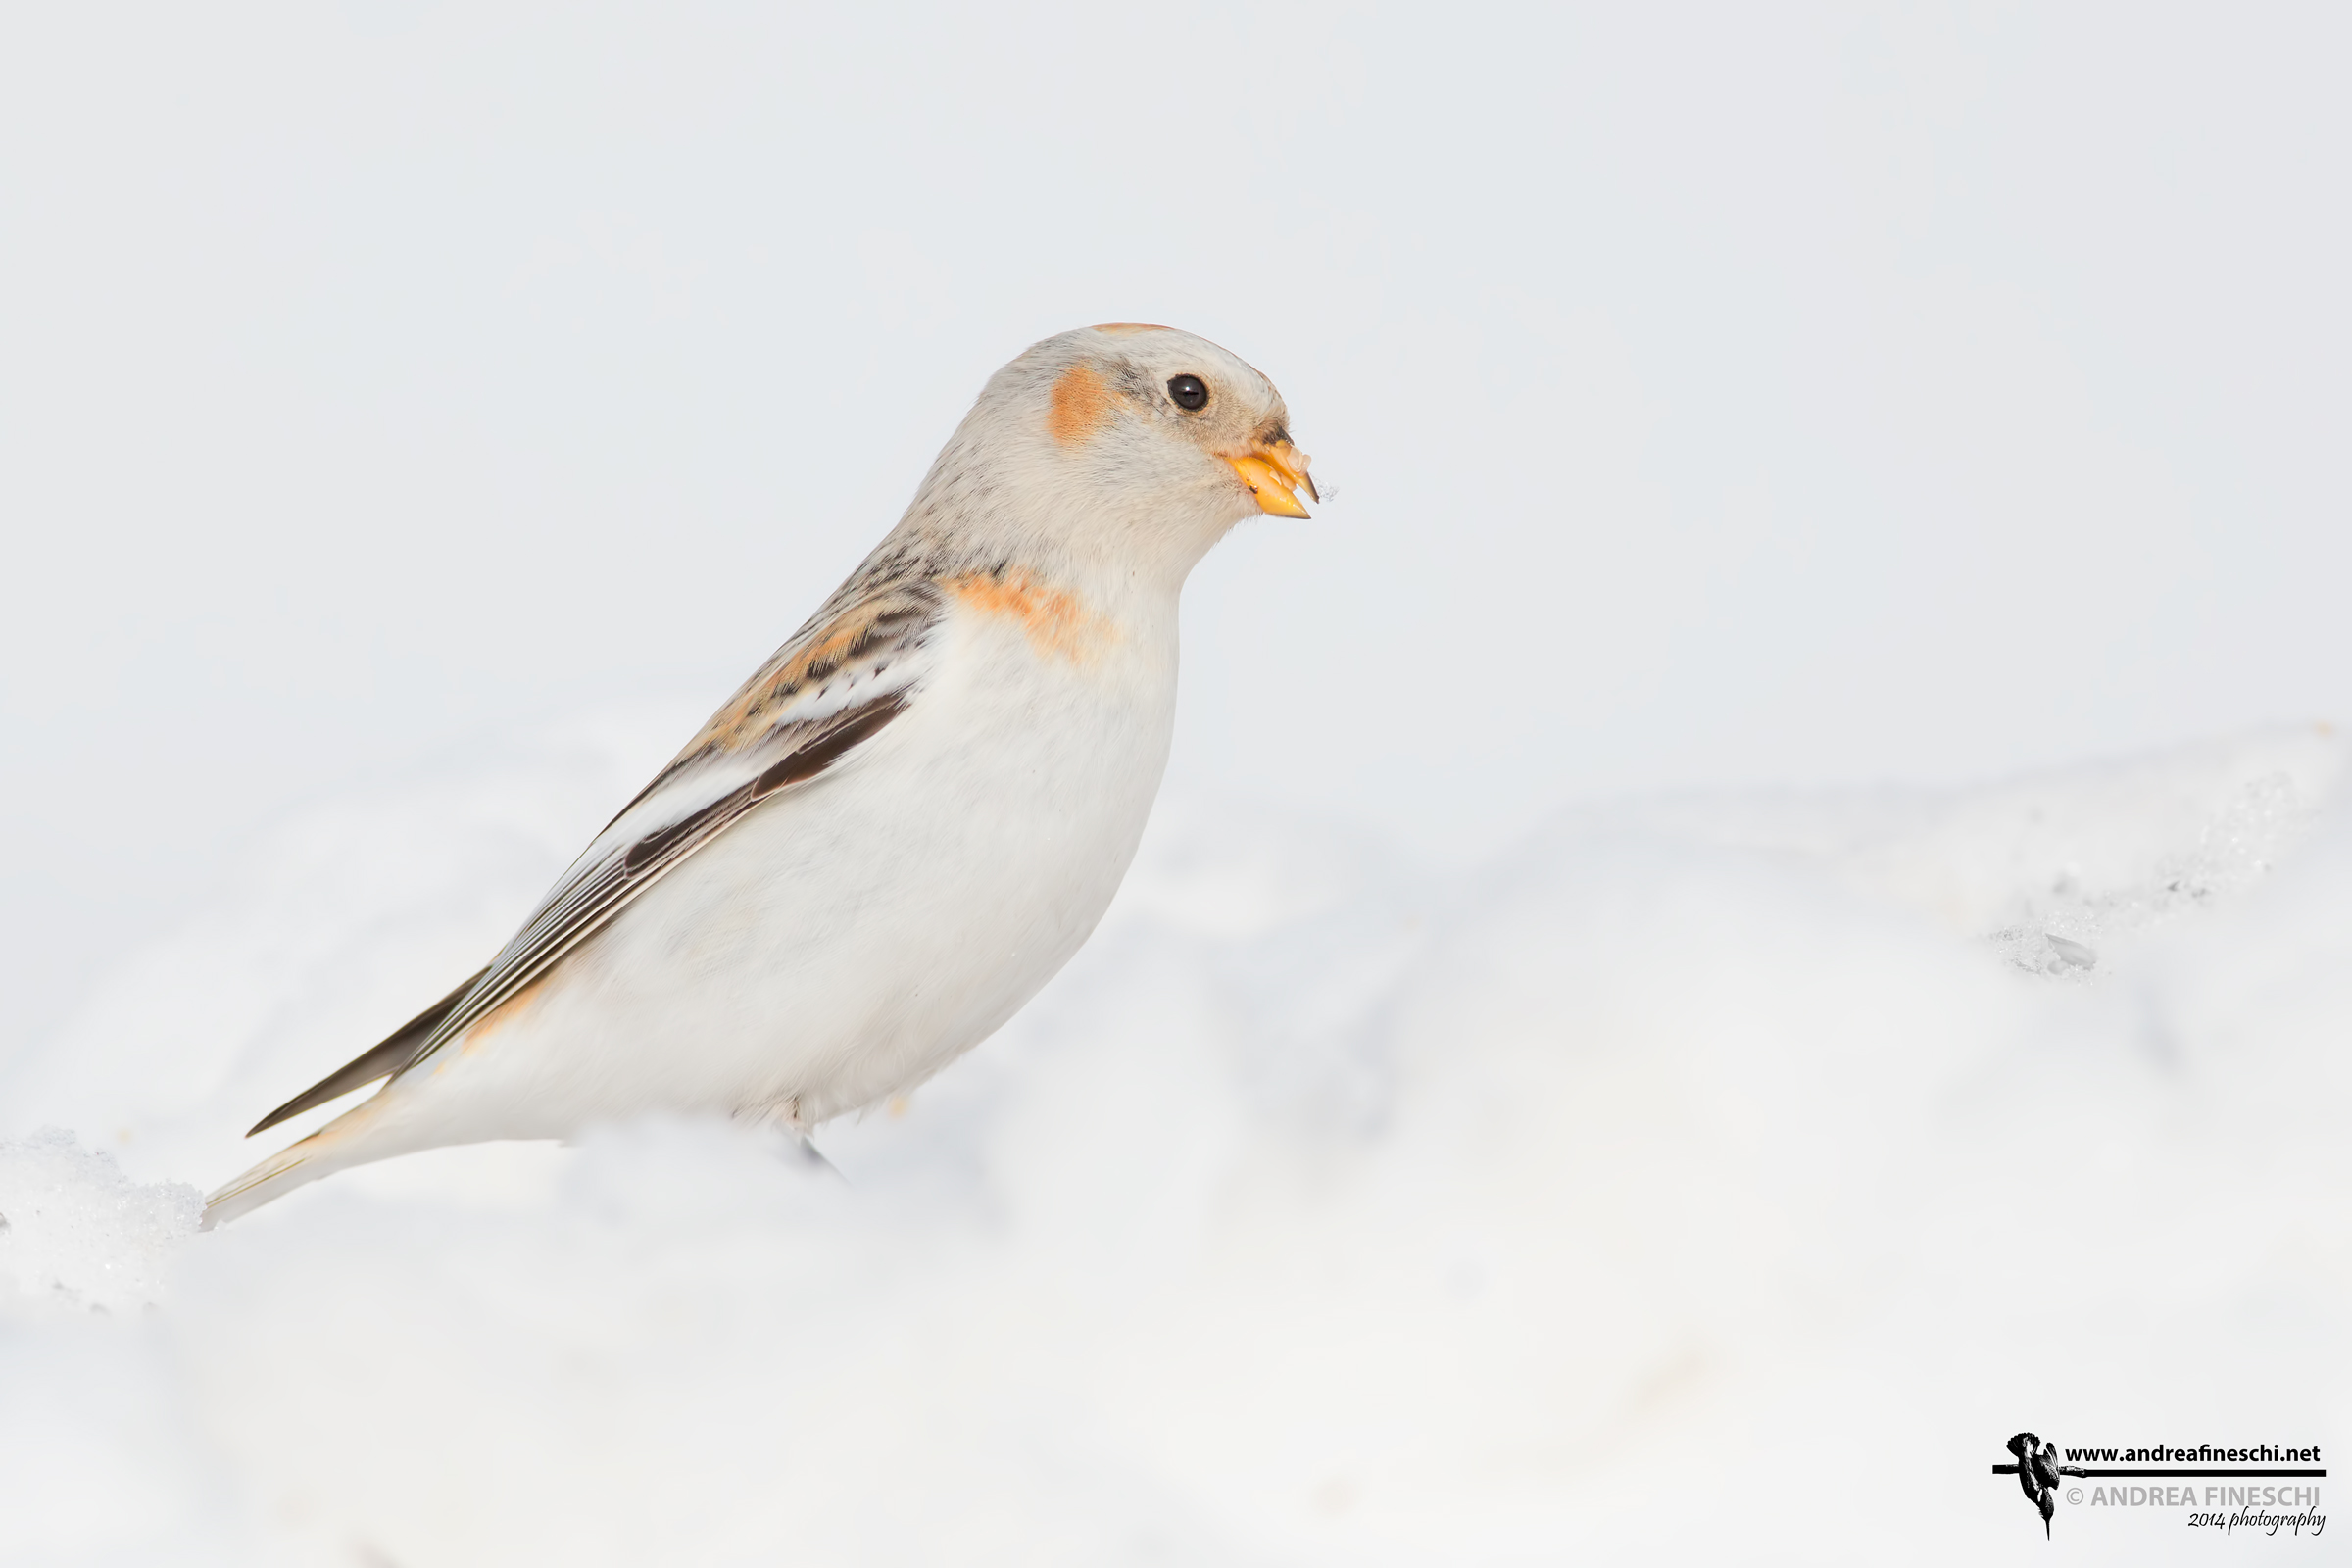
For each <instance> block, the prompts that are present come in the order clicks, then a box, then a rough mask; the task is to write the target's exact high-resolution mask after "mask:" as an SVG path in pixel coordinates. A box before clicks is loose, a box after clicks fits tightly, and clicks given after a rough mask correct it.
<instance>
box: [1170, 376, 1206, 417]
mask: <svg viewBox="0 0 2352 1568" xmlns="http://www.w3.org/2000/svg"><path fill="white" fill-rule="evenodd" d="M1168 396H1170V397H1172V398H1174V399H1175V400H1176V406H1177V407H1178V408H1180V409H1198V408H1203V407H1206V405H1207V403H1208V386H1207V384H1206V383H1205V382H1203V381H1202V380H1201V378H1200V377H1199V376H1197V375H1172V376H1170V377H1168Z"/></svg>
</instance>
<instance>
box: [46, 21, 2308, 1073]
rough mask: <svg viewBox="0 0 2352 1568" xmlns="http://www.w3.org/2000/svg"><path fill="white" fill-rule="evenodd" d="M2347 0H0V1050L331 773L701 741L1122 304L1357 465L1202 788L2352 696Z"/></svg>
mask: <svg viewBox="0 0 2352 1568" xmlns="http://www.w3.org/2000/svg"><path fill="white" fill-rule="evenodd" d="M2345 41H2346V31H2345V24H2344V22H2343V13H2341V12H2340V11H2338V10H2336V9H2334V8H2329V7H2319V6H2314V7H2306V8H2292V7H2285V8H2281V7H2245V6H2236V7H2228V8H2222V7H2211V8H2205V9H2203V10H2202V11H2190V10H2183V9H2179V8H2164V7H2155V6H2146V5H2134V6H2128V7H2126V6H2118V7H2112V8H2105V9H2100V8H2080V7H2078V8H2068V9H2064V10H2059V9H2054V8H2050V7H2040V6H2034V7H2027V6H2016V7H1974V8H1962V9H1954V8H1944V7H1927V6H1904V7H1857V8H1853V9H1852V10H1849V11H1842V12H1840V11H1818V10H1817V11H1810V12H1807V11H1799V10H1797V9H1795V8H1790V7H1775V8H1769V9H1767V8H1735V7H1726V8H1720V9H1714V10H1709V9H1700V8H1669V7H1658V6H1622V7H1616V8H1585V9H1582V10H1578V11H1565V10H1562V9H1560V8H1547V7H1527V8H1524V9H1518V10H1512V9H1491V10H1480V9H1474V8H1466V7H1459V6H1450V7H1426V6H1424V7H1397V8H1388V9H1381V8H1367V7H1323V8H1306V7H1288V6H1250V7H1242V8H1223V7H1218V6H1213V5H1207V4H1201V5H1186V6H1182V7H1153V8H1143V7H1085V8H1071V9H1068V10H1062V11H1052V10H1044V9H1038V8H1029V7H1020V6H1011V5H990V6H985V7H953V8H939V9H935V10H920V9H904V8H901V9H886V8H879V7H867V8H857V9H855V10H853V9H851V8H842V9H841V10H840V11H838V12H836V13H833V14H826V13H823V12H820V11H817V10H813V9H809V8H799V7H742V8H738V9H732V10H730V9H726V8H716V7H704V6H697V7H680V6H668V7H646V8H642V9H641V10H637V11H634V12H630V11H621V10H615V9H612V8H597V9H595V10H593V11H591V10H588V9H584V8H579V7H554V6H550V7H546V8H544V9H531V8H526V7H519V6H512V5H503V6H492V5H484V4H466V5H447V6H431V5H391V4H348V5H343V6H337V7H320V6H310V5H303V6H294V5H289V6H284V7H280V8H274V9H272V8H267V7H253V6H244V7H231V8H220V7H206V8H198V9H194V10H191V9H188V8H172V7H161V6H158V7H150V8H145V9H136V8H106V7H19V8H16V9H15V10H14V11H13V12H12V13H11V14H10V16H9V17H8V19H7V20H6V21H5V22H0V529H4V530H5V537H6V550H5V558H4V564H0V583H4V584H5V595H6V597H5V614H0V746H4V747H5V749H6V750H5V762H4V766H0V790H4V791H5V798H4V803H0V809H4V810H5V819H6V820H7V821H8V823H9V824H10V827H11V832H10V847H9V850H8V857H7V859H8V874H7V878H6V883H5V893H4V894H0V919H4V920H5V922H6V928H5V932H4V934H0V935H4V938H5V939H4V940H0V996H5V997H6V998H7V1001H6V1004H5V1007H4V1011H0V1031H5V1033H0V1043H6V1042H7V1041H9V1040H15V1041H18V1042H20V1043H21V1042H23V1041H24V1040H25V1039H27V1038H28V1037H29V1036H31V1035H33V1034H36V1033H39V1032H40V1031H42V1030H44V1029H46V1028H48V1027H49V1026H50V1025H52V1024H53V1023H54V1022H55V1021H56V1020H58V1019H59V1018H60V1017H61V1016H62V1015H63V1014H64V1012H65V1010H66V1009H67V1008H68V1007H69V1006H70V1005H71V1004H72V1003H73V999H74V998H75V997H76V996H77V995H79V994H81V993H82V992H83V991H84V990H85V989H86V988H87V987H88V986H89V985H90V984H91V983H93V982H94V980H95V978H96V976H97V975H98V974H99V973H100V972H101V971H102V970H103V969H104V968H105V966H106V965H107V964H108V963H109V962H111V961H113V960H114V959H115V958H116V957H117V956H119V955H120V954H121V953H122V952H123V951H124V949H125V948H126V947H127V946H130V945H133V944H135V943H136V942H138V941H140V940H143V939H145V938H147V937H149V936H151V935H152V934H154V933H156V932H159V931H161V930H163V929H166V928H168V927H169V926H170V924H171V923H172V920H173V919H174V917H177V916H180V915H182V914H183V913H184V911H186V910H187V909H189V908H191V907H194V906H195V904H196V902H197V901H198V900H200V899H201V898H202V897H203V896H204V895H205V894H206V892H207V890H209V889H212V888H214V887H216V886H218V885H220V884H221V880H222V879H223V878H224V877H225V876H227V875H229V874H231V873H232V871H233V869H234V867H235V864H236V861H237V858H238V856H239V853H240V851H241V850H243V849H245V848H247V847H248V846H250V845H251V844H252V843H254V842H255V840H256V836H257V834H259V833H260V832H262V831H263V830H265V829H266V828H267V826H268V825H269V824H270V823H272V822H273V821H277V820H280V819H282V818H283V817H284V816H285V814H286V813H287V812H288V811H289V810H290V809H296V808H298V807H299V806H301V805H302V804H303V803H306V802H309V801H313V800H316V799H319V798H320V797H321V796H322V795H331V794H333V793H334V792H336V791H340V790H348V789H350V788H353V787H357V786H360V785H363V784H366V783H368V782H369V781H371V780H375V779H378V778H380V777H381V776H384V775H387V774H389V775H392V776H399V775H401V774H402V773H403V771H404V770H408V769H412V768H415V767H418V766H425V765H441V764H443V763H445V762H447V761H448V760H450V759H452V758H453V757H456V756H460V755H463V754H466V753H468V752H470V751H472V750H474V749H478V748H495V747H498V746H500V745H502V744H505V743H506V742H507V740H508V738H509V737H511V736H513V735H515V733H516V732H517V729H518V727H520V728H521V729H525V730H527V729H530V728H531V727H533V726H544V725H545V724H546V723H547V722H549V721H550V720H551V719H553V718H556V717H560V716H561V715H564V714H565V713H568V712H573V711H580V710H582V709H584V708H592V707H594V706H596V705H599V704H602V703H608V702H611V701H613V700H614V699H615V698H628V699H633V700H652V701H658V702H662V703H666V704H670V705H673V706H674V707H675V722H674V724H671V725H669V726H668V727H669V729H671V730H674V732H675V734H676V735H678V736H681V737H682V736H683V735H685V734H686V733H688V732H690V731H691V729H692V728H693V727H694V725H695V724H696V722H698V721H699V719H700V717H701V716H702V714H703V713H704V712H706V711H708V710H709V709H710V708H711V707H713V706H715V705H716V703H717V701H718V700H719V699H720V698H721V697H722V696H723V695H724V694H725V693H726V692H727V691H728V690H729V689H731V687H732V686H733V684H734V683H735V681H736V680H738V679H739V678H740V677H741V676H742V674H743V673H744V672H745V671H747V670H748V669H749V668H751V667H752V666H753V665H754V664H755V663H756V662H758V661H759V659H760V657H761V656H762V655H763V654H764V653H765V652H766V651H767V650H768V649H769V648H770V647H772V646H773V645H774V644H776V643H777V642H779V641H781V640H782V639H783V637H784V636H785V635H786V634H788V633H789V632H790V631H791V630H792V629H793V628H794V626H795V625H797V624H798V622H799V621H800V619H801V618H802V616H803V615H804V614H805V613H807V612H808V610H809V608H810V607H811V606H813V604H814V603H815V602H816V601H817V599H818V598H819V597H820V596H821V595H822V594H823V593H824V592H825V590H826V589H827V588H829V587H830V586H831V584H833V583H834V582H835V581H836V580H838V579H839V578H840V577H841V576H842V575H844V574H845V573H846V571H847V570H848V569H849V567H850V566H852V565H853V564H855V563H856V561H857V560H858V557H859V556H860V555H861V554H862V552H863V551H864V550H865V549H866V547H867V546H868V545H869V544H870V543H871V542H872V541H873V540H874V539H875V538H876V537H877V536H878V535H879V534H880V533H881V532H882V531H883V530H884V529H885V528H887V527H888V526H889V524H890V523H891V522H892V521H893V520H894V519H895V518H896V516H897V514H898V511H899V509H900V508H901V507H902V506H903V505H904V503H905V501H906V499H907V496H908V495H909V494H910V493H911V490H912V488H913V485H914V483H915V481H916V479H917V478H918V477H919V475H920V473H921V471H922V469H923V467H924V466H925V465H926V464H927V463H928V461H929V459H930V456H931V454H932V453H933V451H935V450H936V448H937V446H938V444H939V443H940V442H941V441H942V440H943V439H944V438H945V436H946V434H947V432H948V431H949V429H950V428H951V427H952V426H953V424H954V422H955V420H956V418H957V417H958V416H959V415H960V413H961V412H962V410H963V408H964V407H965V406H966V405H967V403H968V401H969V399H970V398H971V396H972V395H973V393H974V392H975V391H976V390H977V388H978V387H979V385H980V383H981V381H982V380H983V379H984V378H985V377H986V376H987V374H988V373H989V372H990V371H991V370H992V369H993V368H995V367H996V366H997V365H999V364H1001V363H1002V362H1003V361H1004V360H1005V359H1007V358H1009V357H1010V356H1011V355H1012V354H1013V353H1015V352H1017V351H1018V350H1019V349H1020V348H1022V347H1023V346H1024V345H1026V344H1027V343H1029V342H1031V341H1033V340H1034V339H1036V338H1038V337H1041V336H1044V335H1046V334H1048V333H1051V332H1054V331H1057V330H1060V329H1062V328H1065V327H1068V326H1072V325H1078V324H1083V323H1086V322H1090V321H1096V320H1105V319H1142V320H1155V321H1166V322H1172V323H1176V324H1180V325H1183V326H1187V327H1190V328H1193V329H1195V330H1198V331H1201V332H1202V333H1204V334H1206V335H1208V336H1210V337H1213V338H1215V339H1217V340H1218V341H1220V342H1223V343H1225V344H1227V345H1229V346H1230V347H1232V348H1234V349H1235V350H1237V351H1238V352H1240V353H1241V354H1243V355H1244V356H1245V357H1247V358H1249V359H1250V360H1251V361H1252V362H1253V363H1255V364H1257V365H1258V366H1259V367H1261V368H1263V369H1265V370H1266V371H1267V372H1268V373H1269V374H1271V375H1272V376H1273V377H1274V378H1275V379H1276V381H1277V382H1278V383H1279V384H1280V385H1281V386H1282V388H1283V390H1284V391H1285V393H1286V394H1287V396H1288V398H1289V400H1290V403H1291V406H1292V408H1293V410H1294V411H1295V414H1296V420H1295V424H1296V428H1297V430H1298V432H1299V436H1300V438H1301V441H1302V443H1303V444H1304V445H1305V446H1306V447H1307V448H1308V449H1309V450H1311V451H1312V452H1313V453H1314V454H1315V456H1316V459H1317V465H1318V466H1317V473H1318V476H1327V478H1328V482H1329V485H1330V487H1331V488H1332V489H1333V490H1335V491H1336V492H1337V495H1336V499H1335V500H1334V501H1333V503H1332V504H1331V505H1330V506H1328V507H1327V508H1325V509H1322V515H1320V516H1318V518H1317V519H1316V520H1314V521H1313V522H1311V523H1305V524H1298V525H1293V524H1289V523H1280V524H1277V523H1273V522H1271V521H1269V522H1268V523H1266V524H1263V525H1260V526H1257V527H1254V528H1252V529H1250V530H1248V531H1246V532H1245V533H1243V534H1241V535H1239V536H1237V537H1236V538H1235V539H1234V540H1232V541H1231V542H1230V543H1229V544H1228V545H1227V546H1226V547H1225V548H1223V549H1222V550H1221V551H1219V552H1218V553H1217V554H1216V555H1215V556H1213V557H1212V558H1211V560H1210V561H1209V563H1208V564H1206V565H1205V566H1204V567H1203V569H1202V570H1201V573H1200V574H1199V576H1198V577H1197V579H1196V582H1195V585H1194V588H1193V592H1192V594H1191V597H1190V600H1189V609H1188V612H1187V615H1188V621H1187V630H1188V638H1189V646H1188V653H1187V664H1186V672H1185V678H1186V682H1187V686H1186V694H1185V706H1184V711H1183V715H1182V720H1181V728H1180V731H1179V737H1178V745H1177V754H1176V761H1175V764H1174V773H1173V782H1174V783H1175V784H1176V785H1177V786H1178V787H1180V788H1185V789H1191V790H1206V791H1209V792H1212V793H1219V794H1225V795H1230V796H1237V797H1241V798H1246V799H1247V798H1262V799H1268V800H1273V801H1277V802H1286V803H1292V804H1297V805H1306V806H1310V807H1313V808H1315V809H1318V810H1325V811H1331V812H1339V813H1352V814H1354V815H1355V816H1358V817H1360V818H1363V819H1367V820H1368V821H1370V822H1371V823H1373V824H1374V825H1376V826H1378V827H1381V828H1383V829H1385V830H1386V831H1388V832H1389V833H1390V834H1392V835H1393V836H1396V837H1399V838H1401V839H1402V840H1403V841H1405V842H1406V843H1408V844H1410V845H1413V846H1415V847H1417V848H1418V850H1419V851H1420V852H1422V853H1424V854H1426V855H1431V856H1435V857H1437V858H1439V859H1440V860H1441V862H1453V863H1458V862H1459V861H1461V860H1462V859H1464V858H1469V857H1473V856H1476V855H1478V854H1480V853H1481V852H1485V851H1489V850H1492V849H1493V848H1495V846H1497V845H1499V844H1500V843H1502V842H1505V841H1506V840H1507V839H1508V838H1509V837H1510V836H1511V835H1512V834H1514V833H1515V832H1517V831H1519V830H1520V829H1522V828H1523V827H1524V826H1525V825H1526V824H1527V823H1528V822H1530V821H1531V820H1533V819H1534V818H1535V817H1537V816H1538V815H1540V814H1541V813H1542V812H1544V811H1545V810H1547V809H1551V808H1552V807H1554V806H1556V805H1558V804H1560V803H1562V802H1566V801H1573V800H1578V799H1588V798H1595V797H1609V796H1616V795H1619V794H1623V793H1625V792H1632V791H1642V790H1648V789H1653V788H1658V787H1674V786H1685V785H1709V786H1712V785H1751V784H1757V783H1776V782H1787V783H1794V784H1810V783H1819V782H1842V781H1856V782H1861V781H1871V780H1878V779H1914V780H1944V779H1957V778H1965V777H1976V776H1984V775H1990V774H1999V773H2001V772H2005V771H2007V770H2011V769H2014V768H2017V767H2020V766H2023V765H2029V764H2037V763H2043V762H2048V761H2052V760H2062V759H2072V758H2078V757H2082V756H2086V755H2096V754H2101V753H2106V752H2111V751H2116V750H2120V749H2130V748H2135V747H2141V746H2145V745H2148V744H2151V743H2159V742H2167V741H2171V740H2175V739H2179V738H2184V737H2190V736H2195V735H2200V734H2207V733H2213V732H2216V731H2220V730H2225V729H2232V728H2235V727H2237V726H2240V725H2243V724H2246V723H2250V722H2255V721H2264V720H2272V719H2287V720H2299V719H2311V718H2324V717H2328V716H2331V715H2341V714H2343V713H2344V712H2346V711H2352V702H2348V701H2347V698H2348V696H2352V616H2347V615H2346V614H2345V613H2343V611H2342V600H2343V585H2344V582H2345V579H2346V574H2347V567H2348V566H2352V543H2348V542H2347V531H2346V527H2345V523H2346V513H2347V508H2346V501H2347V491H2348V488H2352V476H2348V469H2347V465H2346V462H2345V458H2344V452H2345V445H2344V438H2343V432H2344V429H2345V424H2346V414H2347V386H2348V385H2352V380H2348V378H2347V374H2346V368H2347V365H2348V364H2352V353H2348V352H2347V351H2348V350H2352V340H2348V339H2352V334H2348V332H2347V321H2348V319H2352V317H2348V311H2347V304H2346V297H2347V291H2346V289H2345V287H2344V279H2345V278H2346V277H2348V276H2352V254H2348V249H2352V247H2348V246H2347V236H2348V233H2352V229H2348V227H2347V217H2346V214H2347V204H2346V202H2345V201H2344V192H2345V191H2346V190H2347V189H2348V188H2352V169H2348V168H2347V163H2348V162H2352V124H2348V123H2347V121H2348V120H2352V95H2348V94H2346V93H2345V92H2344V91H2343V82H2344V80H2345V67H2346V57H2345V48H2344V44H2345Z"/></svg>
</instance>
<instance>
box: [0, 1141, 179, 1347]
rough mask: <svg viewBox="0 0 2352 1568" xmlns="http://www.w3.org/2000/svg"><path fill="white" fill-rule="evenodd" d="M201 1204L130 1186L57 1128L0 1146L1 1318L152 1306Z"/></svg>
mask: <svg viewBox="0 0 2352 1568" xmlns="http://www.w3.org/2000/svg"><path fill="white" fill-rule="evenodd" d="M203 1206H204V1205H203V1200H202V1198H201V1197H200V1196H199V1195H198V1193H197V1191H196V1189H195V1188H193V1187H189V1186H185V1185H183V1184H180V1183H176V1182H166V1183H161V1184H158V1185H155V1186H140V1185H138V1184H136V1183H133V1182H131V1181H130V1180H128V1179H127V1178H125V1177H124V1176H123V1172H122V1170H121V1169H120V1168H119V1167H118V1166H117V1165H116V1164H115V1161H114V1159H113V1157H112V1156H110V1155H108V1154H107V1153H105V1152H103V1151H97V1152H93V1151H90V1150H85V1149H83V1148H82V1147H81V1146H80V1144H79V1142H78V1141H77V1140H76V1139H75V1138H74V1136H73V1134H72V1133H70V1132H67V1131H65V1130H63V1129H61V1128H56V1127H44V1128H42V1129H40V1130H39V1131H37V1132H35V1133H33V1134H32V1135H31V1136H29V1137H25V1138H17V1139H0V1314H11V1315H15V1314H23V1313H25V1312H28V1311H40V1310H44V1309H67V1310H73V1311H95V1312H125V1311H135V1310H137V1309H139V1308H142V1307H149V1306H154V1305H156V1304H157V1303H158V1302H160V1301H161V1300H162V1299H163V1278H164V1269H165V1265H166V1264H167V1263H168V1262H169V1261H170V1259H171V1258H172V1254H173V1253H174V1252H176V1251H177V1250H179V1249H180V1247H181V1246H183V1245H184V1244H185V1243H186V1241H187V1239H188V1238H189V1237H190V1236H193V1235H194V1234H195V1233H196V1221H197V1218H198V1215H199V1213H200V1212H201V1210H202V1208H203Z"/></svg>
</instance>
